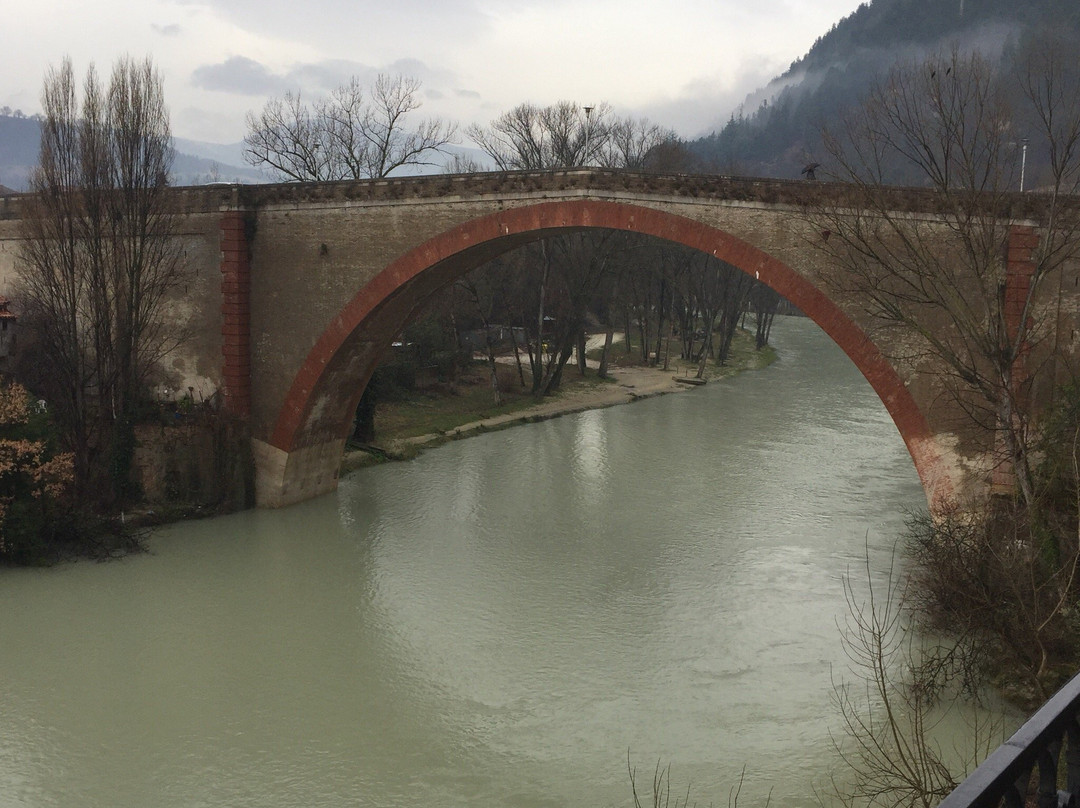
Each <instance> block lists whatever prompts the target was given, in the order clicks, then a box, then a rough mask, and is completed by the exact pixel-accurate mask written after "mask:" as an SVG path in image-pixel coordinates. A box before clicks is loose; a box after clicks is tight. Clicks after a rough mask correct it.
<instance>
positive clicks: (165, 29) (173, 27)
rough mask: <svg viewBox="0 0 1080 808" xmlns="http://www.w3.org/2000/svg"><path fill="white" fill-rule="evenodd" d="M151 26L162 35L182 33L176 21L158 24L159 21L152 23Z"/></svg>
mask: <svg viewBox="0 0 1080 808" xmlns="http://www.w3.org/2000/svg"><path fill="white" fill-rule="evenodd" d="M150 27H151V28H153V29H154V30H155V31H157V32H158V33H159V34H161V35H162V36H178V35H179V34H180V26H179V25H177V24H176V23H171V24H169V25H158V24H157V23H150Z"/></svg>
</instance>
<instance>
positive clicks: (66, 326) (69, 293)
mask: <svg viewBox="0 0 1080 808" xmlns="http://www.w3.org/2000/svg"><path fill="white" fill-rule="evenodd" d="M42 106H43V109H44V112H45V121H44V122H43V125H42V135H41V156H40V162H39V165H38V167H37V168H36V170H35V171H34V173H33V175H32V177H31V190H32V191H34V195H33V196H32V197H30V198H29V200H28V215H27V216H26V217H25V219H24V221H23V236H24V243H23V249H22V253H21V255H20V262H19V272H20V281H21V286H22V290H21V291H22V294H23V296H24V299H25V303H26V306H27V309H28V314H29V315H30V319H31V320H32V321H33V322H34V323H35V324H36V325H37V328H38V337H39V345H40V347H41V350H42V353H43V359H44V362H45V363H46V365H47V372H46V373H44V374H43V378H44V379H45V383H46V385H47V387H48V391H49V394H50V398H51V400H52V402H53V405H54V406H53V412H54V413H55V415H56V416H57V420H58V422H59V423H60V425H61V427H62V429H63V431H64V436H65V442H66V443H67V444H68V446H69V448H70V449H71V450H72V452H73V453H74V455H75V469H76V480H77V483H78V484H79V485H80V486H81V487H82V488H83V489H84V490H85V488H86V485H87V483H88V482H89V481H90V478H91V477H92V476H93V473H94V472H95V471H97V472H101V471H102V468H101V466H102V465H105V464H108V465H109V466H110V468H111V470H112V491H113V494H114V495H116V496H123V495H124V494H125V489H126V484H127V476H128V471H129V468H130V461H131V451H132V449H133V437H132V434H133V433H132V418H133V414H134V410H135V407H136V404H137V400H138V398H139V397H140V395H141V394H142V392H143V389H144V386H145V382H146V379H147V375H148V374H149V372H150V371H151V369H152V368H153V367H154V365H155V363H156V361H157V360H158V359H159V358H160V357H161V356H162V355H163V353H164V352H166V351H167V350H169V348H170V347H172V344H173V343H174V340H175V337H176V335H175V333H173V332H170V331H169V330H167V329H166V327H165V322H164V319H163V317H162V313H163V307H164V303H165V298H166V296H167V294H168V293H169V291H170V290H171V289H172V288H173V287H174V286H175V285H176V283H177V282H178V280H179V278H180V273H181V271H182V265H181V262H180V260H179V253H178V251H177V249H176V245H175V242H174V241H173V239H172V234H173V226H172V220H171V218H170V216H169V214H168V211H167V208H166V202H165V197H164V192H165V190H166V188H167V186H168V179H169V169H170V167H171V165H172V158H173V150H172V145H171V135H170V130H169V117H168V110H167V108H166V106H165V101H164V89H163V85H162V81H161V76H160V74H159V73H158V72H157V70H155V68H154V66H153V64H152V63H151V61H150V60H149V59H146V60H143V61H139V62H136V61H134V60H132V59H130V58H123V59H121V60H119V61H118V62H117V63H116V65H115V66H114V68H113V72H112V77H111V80H110V83H109V86H108V88H107V89H105V88H103V87H102V85H101V84H100V82H99V80H98V77H97V73H96V71H95V70H94V68H93V67H92V66H91V68H90V69H89V70H88V72H87V75H86V80H85V84H84V88H83V94H82V102H81V105H80V103H79V99H78V93H77V90H76V86H75V78H74V73H73V70H72V66H71V62H70V60H65V61H64V62H63V64H62V65H61V67H60V68H59V69H50V70H49V72H48V73H47V74H46V77H45V84H44V89H43V91H42Z"/></svg>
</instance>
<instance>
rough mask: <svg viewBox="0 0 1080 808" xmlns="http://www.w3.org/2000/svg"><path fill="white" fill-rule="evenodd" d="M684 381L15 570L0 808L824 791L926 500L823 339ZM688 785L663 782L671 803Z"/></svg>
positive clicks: (811, 337)
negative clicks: (630, 770) (291, 500)
mask: <svg viewBox="0 0 1080 808" xmlns="http://www.w3.org/2000/svg"><path fill="white" fill-rule="evenodd" d="M773 341H774V344H775V345H776V346H777V348H778V350H779V352H780V359H779V361H778V362H776V363H775V364H774V365H773V366H772V367H770V368H768V369H767V370H764V371H760V372H755V373H745V374H743V375H741V376H739V377H737V378H735V379H732V380H728V381H724V382H722V383H715V384H711V385H709V386H707V387H705V388H699V389H695V390H692V391H688V392H685V393H682V394H679V395H672V396H665V397H661V398H655V399H650V400H647V401H642V402H638V403H635V404H633V405H629V406H622V407H614V408H610V409H606V410H599V411H593V412H586V413H582V414H579V415H574V416H567V417H564V418H559V419H556V420H552V421H547V422H543V423H538V424H531V425H528V426H522V427H516V428H514V429H510V430H505V431H502V432H498V433H494V434H488V435H483V436H480V437H475V438H471V439H468V440H464V441H458V442H456V443H452V444H449V445H446V446H443V447H441V448H438V449H436V450H433V451H430V452H427V453H425V454H424V455H422V456H421V457H420V458H418V459H416V460H414V461H411V462H407V463H398V464H390V465H383V466H378V467H373V468H367V469H363V470H361V471H358V472H356V473H353V474H352V475H350V476H348V477H347V478H345V479H343V480H342V482H341V485H340V487H339V490H338V491H337V493H336V494H332V495H328V496H325V497H322V498H320V499H318V500H316V501H313V502H308V503H304V504H301V505H298V506H294V507H292V508H287V509H284V510H280V511H251V512H247V513H240V514H235V515H231V516H227V517H222V518H215V519H209V520H205V521H200V522H191V523H186V524H178V525H173V526H169V527H166V528H163V529H160V530H159V531H158V532H157V533H156V534H155V535H154V537H153V538H152V540H151V541H150V552H149V553H148V554H144V555H139V556H134V557H130V558H126V559H123V560H121V561H116V562H111V563H107V564H95V563H77V564H68V565H64V566H60V567H57V568H54V569H45V570H10V569H9V570H0V807H2V808H14V806H19V808H23V806H25V807H26V808H30V807H31V806H32V807H33V808H43V807H44V806H64V807H66V806H76V805H77V806H83V807H84V808H85V807H86V806H102V808H105V807H106V806H108V807H109V808H124V807H125V806H131V807H132V808H136V807H140V808H141V807H142V806H147V807H149V806H154V807H155V808H173V807H174V806H175V807H176V808H179V807H180V806H184V807H185V808H188V807H193V806H215V807H217V806H260V808H262V807H263V806H379V808H390V807H393V806H402V807H404V806H409V807H410V808H412V807H413V806H441V807H445V806H523V807H524V806H626V805H630V804H631V796H630V788H629V779H628V776H627V771H626V769H627V754H628V751H629V755H630V758H631V760H632V762H633V764H634V765H635V766H636V767H637V769H638V772H639V775H638V778H639V784H643V785H644V787H645V790H648V788H650V787H651V782H652V775H653V768H654V766H655V765H656V762H657V760H662V761H664V763H665V764H667V763H671V765H672V769H671V777H672V782H673V785H674V791H677V792H679V795H680V797H681V796H682V795H683V793H684V791H685V789H686V788H687V786H688V785H689V787H690V789H691V801H692V802H693V801H697V802H698V803H699V804H702V805H705V804H709V803H710V802H713V803H715V804H717V805H725V804H728V794H729V789H730V788H731V787H732V786H734V785H736V784H737V782H738V780H739V776H740V772H741V771H742V770H743V768H744V767H745V785H744V786H743V793H742V795H741V796H740V804H741V805H743V806H751V808H754V807H755V806H763V805H764V804H765V797H766V795H767V794H768V793H769V792H770V791H771V793H772V801H773V803H774V804H782V805H795V806H802V805H813V804H815V797H814V794H813V788H814V785H815V784H817V785H819V786H820V785H822V784H823V783H824V781H825V778H826V776H827V774H828V772H829V771H830V770H831V769H832V768H833V767H834V766H835V753H834V751H833V748H832V744H831V741H830V731H833V732H835V731H836V730H838V728H839V720H838V717H837V714H836V709H835V707H834V706H833V702H832V694H833V685H832V679H833V678H840V679H842V678H844V677H845V676H846V675H847V674H846V673H845V670H846V669H845V664H844V661H843V654H842V649H841V645H840V636H839V631H838V629H837V623H838V621H840V622H842V621H843V619H844V614H845V599H844V589H843V579H844V576H845V575H848V574H849V573H850V574H851V575H852V576H853V577H854V582H855V583H854V585H855V587H856V589H857V590H858V591H864V590H865V587H866V583H865V578H866V575H865V572H864V571H862V570H863V567H864V559H865V558H866V556H867V553H869V558H870V566H871V569H872V571H873V573H872V574H873V577H874V578H875V579H877V580H878V581H881V580H882V579H883V576H884V575H885V571H886V570H887V569H888V566H889V563H890V559H891V556H892V548H893V545H894V542H895V540H896V538H897V536H898V535H899V533H900V531H901V529H902V526H903V522H904V518H905V514H906V512H908V511H909V510H910V509H920V508H923V507H925V500H924V497H923V493H922V490H921V488H920V486H919V481H918V479H917V477H916V474H915V471H914V467H913V465H912V462H911V459H910V457H909V456H908V454H907V452H906V450H905V448H904V445H903V442H902V441H901V439H900V437H899V434H898V433H897V431H896V429H895V427H894V426H893V424H892V422H891V420H890V419H889V416H888V414H887V413H886V412H885V410H884V408H883V406H882V405H881V403H880V401H879V400H878V399H877V398H876V397H875V395H874V393H873V391H872V390H871V389H870V387H869V385H868V384H867V383H866V382H865V381H864V380H863V378H862V377H861V376H860V375H859V373H858V372H857V371H856V370H855V368H854V366H853V365H852V364H851V363H850V362H849V361H848V360H847V358H846V357H845V356H844V355H843V354H842V353H841V352H840V351H839V350H838V349H837V348H836V347H835V346H834V345H833V344H832V343H831V342H830V341H829V340H828V338H827V337H826V336H825V335H824V334H823V333H822V332H821V331H820V330H818V329H817V328H816V327H815V326H814V325H813V324H812V323H810V322H809V321H806V320H801V319H792V318H778V322H777V324H776V327H775V329H774V339H773ZM673 797H674V793H673Z"/></svg>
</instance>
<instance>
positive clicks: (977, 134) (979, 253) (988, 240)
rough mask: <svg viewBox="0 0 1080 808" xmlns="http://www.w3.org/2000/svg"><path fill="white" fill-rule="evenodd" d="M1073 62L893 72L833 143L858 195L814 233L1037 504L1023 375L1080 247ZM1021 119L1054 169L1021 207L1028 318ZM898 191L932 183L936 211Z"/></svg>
mask: <svg viewBox="0 0 1080 808" xmlns="http://www.w3.org/2000/svg"><path fill="white" fill-rule="evenodd" d="M1065 57H1066V52H1065V51H1064V49H1061V48H1055V47H1046V48H1045V49H1044V48H1042V47H1036V48H1033V51H1032V55H1030V56H1029V57H1027V58H1026V59H1024V60H1022V64H1024V65H1025V68H1024V69H1023V70H1022V71H1021V77H1020V82H1019V83H1017V82H1016V79H1015V77H1010V76H1004V75H1001V73H1000V72H999V71H998V70H997V69H996V68H995V66H994V65H992V64H990V63H989V62H987V61H986V60H985V59H983V58H982V57H980V56H979V55H978V54H974V55H963V54H961V53H959V52H955V51H954V52H952V53H950V54H947V55H944V56H934V57H932V58H930V59H928V60H927V61H925V62H922V63H905V64H902V65H900V66H898V67H897V68H896V69H894V71H893V72H892V73H891V75H890V76H889V77H888V79H887V80H886V81H885V82H883V83H881V84H879V85H878V86H876V87H875V88H874V90H873V91H872V93H871V95H870V97H869V98H868V100H867V101H866V103H865V104H863V105H862V106H861V107H859V108H858V109H857V110H856V111H855V112H854V113H853V114H851V115H849V116H848V117H847V118H846V120H845V121H844V124H843V126H842V127H841V128H840V129H839V131H838V132H834V133H826V136H825V142H826V146H827V148H828V151H829V153H830V155H831V162H832V166H831V170H832V173H833V175H834V176H835V177H836V178H838V179H841V180H843V181H844V182H846V183H848V189H849V191H848V196H847V198H845V199H844V200H843V202H842V203H840V204H836V205H832V206H825V205H822V206H819V207H817V208H816V209H814V210H813V211H812V212H811V214H810V218H811V220H812V221H813V222H814V223H815V230H817V231H818V232H822V233H828V234H829V235H830V236H831V237H830V238H828V239H822V240H820V241H818V242H817V244H818V245H819V246H820V247H822V249H824V250H825V251H826V252H828V253H829V255H830V256H831V257H832V258H833V259H834V261H835V263H836V264H837V266H838V267H840V268H842V270H843V271H842V272H841V273H839V275H838V278H839V280H838V281H837V282H836V284H835V285H836V287H837V290H838V291H839V292H841V293H845V292H850V293H854V294H857V295H858V296H859V297H860V298H861V299H862V300H864V301H866V306H867V311H868V313H869V314H870V315H871V316H872V317H873V318H874V319H875V320H876V322H877V323H879V324H880V325H881V327H883V328H895V329H900V330H901V331H902V332H903V334H904V335H905V337H904V338H905V340H906V341H907V342H908V343H909V344H913V345H914V346H915V347H914V348H913V349H912V351H911V353H910V355H907V356H904V357H897V358H899V359H902V360H906V361H911V362H916V363H918V362H922V361H929V362H931V363H932V364H933V365H934V366H936V367H938V368H943V369H944V373H941V380H942V384H943V385H944V386H945V387H946V389H947V390H948V392H949V393H950V394H951V396H952V397H953V398H954V400H955V401H956V402H957V403H958V404H959V405H960V406H961V407H962V408H963V409H964V411H965V412H966V413H967V415H968V416H969V417H970V418H972V419H973V420H974V421H975V422H976V423H978V424H979V425H981V426H982V427H983V428H985V429H990V430H997V431H998V434H1000V436H1001V440H1000V443H1001V444H1002V446H1003V447H1004V453H1005V455H1006V457H1007V459H1008V461H1009V462H1010V464H1011V466H1012V468H1013V469H1014V471H1015V477H1016V482H1017V485H1018V488H1019V490H1020V492H1021V494H1022V496H1023V498H1024V500H1025V502H1027V503H1028V504H1032V503H1033V501H1034V498H1035V491H1034V486H1033V479H1032V471H1031V458H1030V453H1029V445H1030V442H1031V427H1032V412H1031V411H1030V406H1029V401H1030V396H1029V392H1030V391H1029V380H1030V378H1031V373H1030V371H1031V370H1032V368H1031V367H1030V366H1028V365H1027V364H1026V363H1028V362H1030V361H1031V357H1033V356H1035V355H1036V354H1035V353H1034V351H1035V349H1036V348H1037V346H1038V345H1039V342H1040V340H1042V339H1043V337H1044V336H1045V335H1046V333H1047V323H1046V322H1045V320H1044V319H1041V318H1039V317H1037V316H1036V311H1037V306H1036V304H1037V301H1038V298H1039V295H1040V294H1041V292H1042V286H1043V281H1044V280H1045V279H1046V278H1047V276H1048V275H1050V274H1051V273H1053V272H1055V271H1056V270H1058V269H1060V268H1061V266H1062V264H1063V263H1064V262H1065V261H1067V260H1069V259H1071V258H1072V257H1074V256H1075V255H1076V253H1077V247H1078V245H1080V239H1078V238H1077V235H1078V230H1077V227H1078V224H1080V219H1078V217H1077V215H1076V209H1075V206H1074V205H1073V206H1070V205H1069V204H1068V203H1067V201H1066V198H1067V197H1068V196H1069V195H1072V194H1075V192H1076V191H1077V190H1078V189H1080V186H1078V179H1080V177H1078V172H1080V148H1078V147H1080V81H1078V80H1077V72H1076V69H1075V66H1074V65H1072V64H1071V62H1070V61H1069V60H1068V59H1067V58H1065ZM1017 88H1019V90H1020V92H1019V93H1017V92H1015V90H1016V89H1017ZM1012 99H1018V102H1017V103H1019V104H1021V105H1022V107H1023V108H1022V109H1017V108H1016V107H1015V105H1014V103H1012ZM1021 122H1023V124H1024V126H1025V130H1024V131H1025V132H1026V133H1027V136H1028V137H1029V138H1030V140H1031V142H1032V144H1033V149H1035V148H1037V149H1039V150H1045V151H1046V152H1047V153H1049V154H1050V155H1051V158H1050V160H1049V162H1048V164H1047V167H1046V170H1045V175H1044V176H1043V177H1042V178H1041V181H1040V182H1039V192H1038V193H1037V195H1033V196H1032V197H1030V199H1029V201H1028V204H1029V205H1030V208H1029V209H1028V210H1026V211H1025V216H1032V215H1033V216H1037V217H1038V218H1039V219H1040V224H1041V225H1042V227H1041V229H1040V238H1039V243H1038V246H1037V248H1036V250H1035V253H1034V267H1033V271H1032V273H1031V275H1030V277H1029V279H1028V280H1027V285H1026V288H1023V289H1021V290H1020V291H1021V293H1022V298H1023V299H1022V301H1021V303H1020V305H1019V306H1017V305H1016V303H1015V301H1012V302H1009V301H1008V295H1006V294H1005V293H1004V292H1003V290H1005V288H1006V284H1007V282H1008V280H1009V279H1008V278H1007V274H1006V273H1007V263H1006V258H1005V251H1004V245H1005V244H1006V242H1007V238H1008V233H1009V227H1010V222H1009V211H1010V210H1013V209H1014V206H1015V205H1016V204H1017V198H1016V197H1014V196H1013V193H1014V191H1015V189H1016V187H1017V186H1016V179H1017V178H1016V170H1017V169H1018V159H1017V158H1018V149H1017V143H1016V142H1017V140H1018V133H1017V131H1016V129H1017V126H1018V125H1019V124H1020V123H1021ZM1028 127H1030V128H1028ZM1036 144H1037V145H1036ZM898 179H899V180H906V181H909V182H911V181H917V182H918V183H919V184H922V185H925V186H926V187H927V188H928V189H929V190H930V192H931V193H932V195H933V199H934V206H935V209H936V211H937V213H936V214H935V215H932V216H916V215H911V214H908V213H903V212H898V211H897V207H898V206H897V205H896V200H895V198H894V195H893V194H892V193H891V192H890V190H889V188H888V187H887V186H888V185H889V183H890V182H895V181H897V180H898ZM1010 306H1013V307H1014V308H1013V309H1010Z"/></svg>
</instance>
